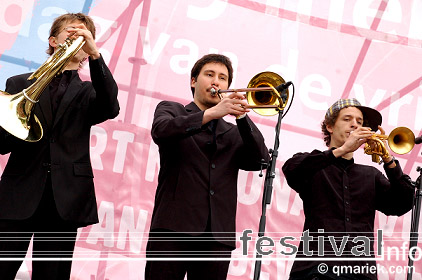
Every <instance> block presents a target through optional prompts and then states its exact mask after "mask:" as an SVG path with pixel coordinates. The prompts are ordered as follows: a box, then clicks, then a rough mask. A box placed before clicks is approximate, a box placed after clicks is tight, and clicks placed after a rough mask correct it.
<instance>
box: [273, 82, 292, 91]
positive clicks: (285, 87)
mask: <svg viewBox="0 0 422 280" xmlns="http://www.w3.org/2000/svg"><path fill="white" fill-rule="evenodd" d="M292 84H293V83H292V82H287V83H284V84H281V85H279V86H277V87H276V88H275V89H276V90H277V91H278V92H282V91H284V90H286V89H287V88H288V87H289V86H291V85H292Z"/></svg>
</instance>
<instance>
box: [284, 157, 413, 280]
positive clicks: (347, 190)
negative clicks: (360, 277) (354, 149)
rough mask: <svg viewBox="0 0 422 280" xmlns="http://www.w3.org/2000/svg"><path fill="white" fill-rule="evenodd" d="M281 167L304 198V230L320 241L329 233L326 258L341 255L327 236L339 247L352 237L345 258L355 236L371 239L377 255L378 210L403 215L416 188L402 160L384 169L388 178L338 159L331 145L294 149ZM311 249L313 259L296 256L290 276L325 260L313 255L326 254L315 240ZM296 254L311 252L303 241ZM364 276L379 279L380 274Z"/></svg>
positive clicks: (365, 262) (331, 262) (411, 202)
mask: <svg viewBox="0 0 422 280" xmlns="http://www.w3.org/2000/svg"><path fill="white" fill-rule="evenodd" d="M282 169H283V172H284V174H285V177H286V179H287V182H288V184H289V185H290V187H291V188H293V189H294V190H295V191H297V192H298V193H299V195H300V197H301V198H302V200H303V209H304V214H305V224H304V227H303V230H304V231H306V230H308V231H309V232H310V235H311V236H313V238H314V239H313V240H318V238H317V236H318V235H324V236H325V237H326V238H324V257H330V258H333V257H336V258H337V256H335V254H334V250H333V247H332V246H331V244H330V242H329V241H328V238H327V236H334V237H337V238H335V240H336V245H337V248H339V247H340V244H341V239H342V238H343V236H348V237H349V239H348V240H349V242H347V244H346V246H345V249H344V252H343V254H342V255H341V256H340V257H349V258H350V257H354V255H353V254H352V253H351V252H352V251H351V249H352V247H353V246H356V245H357V244H356V243H353V242H351V240H352V239H353V238H354V237H356V236H366V237H368V238H369V240H371V250H370V253H371V255H372V256H373V254H374V251H373V241H374V219H375V210H378V211H381V212H383V213H384V214H386V215H403V214H405V213H406V212H407V211H409V210H410V209H411V208H412V205H413V195H414V188H413V187H412V186H411V183H410V180H409V179H410V178H409V177H408V176H407V175H405V174H403V172H402V169H401V167H400V165H399V163H398V161H396V167H395V168H385V172H386V174H387V177H388V179H387V178H386V177H385V176H384V175H383V174H382V173H381V172H380V171H379V170H378V169H376V168H375V167H372V166H366V165H360V164H355V163H354V161H353V159H351V160H346V159H343V158H336V157H335V156H334V155H333V152H332V150H327V151H324V152H321V151H318V150H314V151H312V152H311V153H298V154H295V155H294V156H293V157H292V158H291V159H289V160H287V161H286V163H285V164H284V166H283V168H282ZM318 230H324V233H323V234H322V233H318ZM358 244H362V243H358ZM309 250H312V251H313V254H312V256H310V257H309V261H308V260H306V261H295V263H294V264H293V267H292V274H291V275H293V274H294V273H298V272H300V271H304V270H306V269H310V268H312V267H315V266H317V265H318V264H319V263H322V262H324V261H314V260H312V257H320V258H321V256H318V244H317V242H316V241H315V242H313V241H311V242H310V243H309ZM296 257H306V258H307V257H308V256H305V255H304V254H303V242H302V241H301V242H300V245H299V251H298V252H297V255H296ZM340 257H338V258H340ZM359 257H360V258H362V257H365V256H359ZM324 263H326V264H327V265H329V266H333V265H352V266H356V265H359V266H365V265H368V264H369V265H375V261H344V260H341V261H340V260H338V261H329V262H328V261H325V262H324ZM365 275H366V276H367V277H369V278H371V279H376V274H365Z"/></svg>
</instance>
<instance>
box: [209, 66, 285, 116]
mask: <svg viewBox="0 0 422 280" xmlns="http://www.w3.org/2000/svg"><path fill="white" fill-rule="evenodd" d="M290 85H291V82H287V83H286V82H285V81H284V79H283V78H282V77H281V76H280V75H278V74H276V73H274V72H269V71H267V72H261V73H258V74H256V75H255V76H254V77H253V78H252V79H251V80H250V81H249V83H248V87H247V88H240V89H227V90H221V89H219V90H218V91H217V90H215V89H211V95H212V96H216V95H218V97H219V98H220V99H223V95H222V93H227V92H246V100H247V102H248V103H249V106H248V108H251V109H252V110H254V111H255V112H256V113H257V114H260V115H262V116H273V115H276V114H278V112H279V111H281V110H283V109H284V107H286V105H287V101H288V98H289V91H288V89H287V88H288V86H290ZM280 89H282V90H284V89H286V96H287V97H286V98H284V99H285V100H283V98H282V96H281V94H280V91H281V90H280Z"/></svg>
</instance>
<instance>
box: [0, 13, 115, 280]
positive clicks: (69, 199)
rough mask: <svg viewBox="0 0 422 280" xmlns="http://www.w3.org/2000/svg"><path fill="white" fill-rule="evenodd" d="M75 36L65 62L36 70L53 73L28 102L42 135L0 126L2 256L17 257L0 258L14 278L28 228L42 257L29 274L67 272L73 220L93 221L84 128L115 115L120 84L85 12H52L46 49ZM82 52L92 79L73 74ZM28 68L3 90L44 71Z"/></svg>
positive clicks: (59, 277)
mask: <svg viewBox="0 0 422 280" xmlns="http://www.w3.org/2000/svg"><path fill="white" fill-rule="evenodd" d="M77 37H79V38H80V37H83V39H84V41H85V44H84V45H83V47H82V49H80V50H79V52H77V53H76V54H74V55H73V56H69V60H70V62H69V64H68V65H67V66H66V68H64V69H62V68H60V67H58V66H57V65H55V64H53V65H50V66H49V67H50V68H52V69H47V68H46V69H43V70H41V71H48V70H52V71H53V70H55V71H56V72H55V73H56V74H57V76H56V77H55V78H54V79H53V80H52V81H51V82H50V83H49V85H48V86H47V88H46V90H44V91H43V92H42V94H41V95H40V97H39V100H38V101H39V102H38V103H35V106H34V107H33V108H34V113H35V115H33V116H32V117H35V116H36V117H37V118H38V119H39V122H40V124H41V126H42V131H43V134H41V135H43V136H42V138H41V139H40V140H39V141H38V142H26V141H23V140H25V139H23V140H21V139H18V138H17V137H15V136H12V134H13V133H12V132H11V134H9V133H8V132H6V131H5V130H4V129H0V153H1V154H7V153H10V156H9V159H8V162H7V165H6V167H5V168H4V171H3V174H2V177H1V181H0V232H1V239H0V258H17V260H7V261H6V260H1V259H0V278H1V279H6V280H10V279H15V275H16V272H17V271H18V269H19V267H20V265H21V263H22V259H23V258H24V257H25V255H26V251H27V250H28V246H29V243H30V241H31V237H32V236H33V250H32V251H33V253H32V256H33V258H34V259H36V258H47V259H45V260H42V261H34V262H33V263H32V279H33V280H36V279H42V280H46V279H55V280H64V279H69V277H70V271H71V263H72V262H71V261H70V260H69V258H70V259H71V258H72V256H73V250H74V245H75V239H76V234H77V228H78V227H82V226H86V225H90V224H94V223H97V222H98V215H97V204H96V198H95V190H94V182H93V172H92V168H91V163H90V158H89V157H90V156H89V140H90V130H91V126H93V125H95V124H98V123H101V122H103V121H105V120H107V119H112V118H114V117H116V116H117V114H118V113H119V104H118V101H117V93H118V88H117V85H116V82H115V81H114V79H113V76H112V74H111V72H110V70H109V69H108V68H107V66H106V64H105V62H104V60H103V58H102V56H101V54H100V53H99V50H98V49H97V47H96V44H95V41H94V39H95V26H94V23H93V21H92V19H91V18H90V17H88V16H86V15H84V14H81V13H76V14H72V13H69V14H64V15H62V16H59V17H58V18H56V19H55V21H54V22H53V24H52V27H51V29H50V37H49V49H48V51H47V53H48V54H50V55H52V54H53V53H55V54H56V53H57V52H58V50H59V48H61V45H63V44H64V43H65V40H66V39H67V38H71V39H73V40H75V41H76V40H78V39H76V38H77ZM58 53H61V52H58ZM88 57H89V68H90V74H91V81H92V82H88V81H85V82H84V81H82V80H81V79H80V78H79V74H78V70H79V68H80V67H81V65H82V64H81V63H82V62H83V61H84V60H86V59H87V58H88ZM41 68H42V67H40V69H41ZM61 70H63V71H61ZM53 72H54V71H53ZM29 76H30V73H28V74H22V75H18V76H14V77H11V78H9V79H8V80H7V83H6V92H8V93H9V94H18V93H20V92H22V91H23V92H24V94H25V92H26V90H25V89H27V88H29V86H30V85H31V84H33V83H34V84H35V83H40V82H42V79H46V78H45V76H46V75H43V76H40V77H39V78H38V79H37V80H36V81H34V80H31V81H29V80H28V79H27V78H28V77H29ZM52 77H54V75H53V76H52ZM52 77H51V78H52ZM28 100H31V98H28ZM27 102H29V101H27ZM31 102H32V101H31ZM2 113H4V112H2ZM8 131H10V130H8ZM13 135H14V134H13ZM58 258H66V259H67V260H59V259H58ZM51 259H53V260H51ZM54 259H57V260H54Z"/></svg>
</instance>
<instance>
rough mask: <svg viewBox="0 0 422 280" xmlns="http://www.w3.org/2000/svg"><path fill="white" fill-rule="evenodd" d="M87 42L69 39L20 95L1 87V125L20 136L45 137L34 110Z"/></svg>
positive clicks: (26, 138) (30, 140) (80, 38)
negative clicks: (59, 74)
mask: <svg viewBox="0 0 422 280" xmlns="http://www.w3.org/2000/svg"><path fill="white" fill-rule="evenodd" d="M84 44H85V40H84V37H82V36H80V37H78V38H77V39H75V40H72V39H71V38H67V39H66V40H65V42H64V43H63V44H60V45H59V46H58V49H57V51H56V52H55V53H54V54H53V55H51V56H50V57H49V58H48V59H47V60H46V61H45V62H44V63H43V64H42V65H41V66H40V68H38V69H37V70H36V71H35V72H34V73H32V75H31V76H30V77H29V78H28V80H32V79H34V78H36V79H37V80H36V81H35V82H34V83H33V84H32V85H30V86H29V87H27V88H26V89H24V90H22V91H21V92H19V93H17V94H10V93H7V92H5V91H1V90H0V126H1V127H3V129H5V130H6V131H7V132H9V133H10V134H12V135H14V136H16V137H17V138H19V139H22V140H25V141H28V142H36V141H39V140H40V139H41V138H42V136H43V129H42V126H41V124H40V121H39V120H38V118H37V116H36V115H35V114H33V113H32V111H33V109H34V105H35V104H36V103H37V102H38V100H39V98H40V96H41V93H42V92H43V91H44V89H45V88H46V87H47V86H48V84H49V83H50V82H51V80H52V79H53V78H54V77H55V76H56V75H57V74H58V73H60V72H61V71H63V69H64V68H65V67H66V65H67V64H68V63H69V62H70V60H71V59H72V57H74V56H75V55H76V53H77V52H78V51H79V50H80V49H81V48H82V46H83V45H84Z"/></svg>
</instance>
